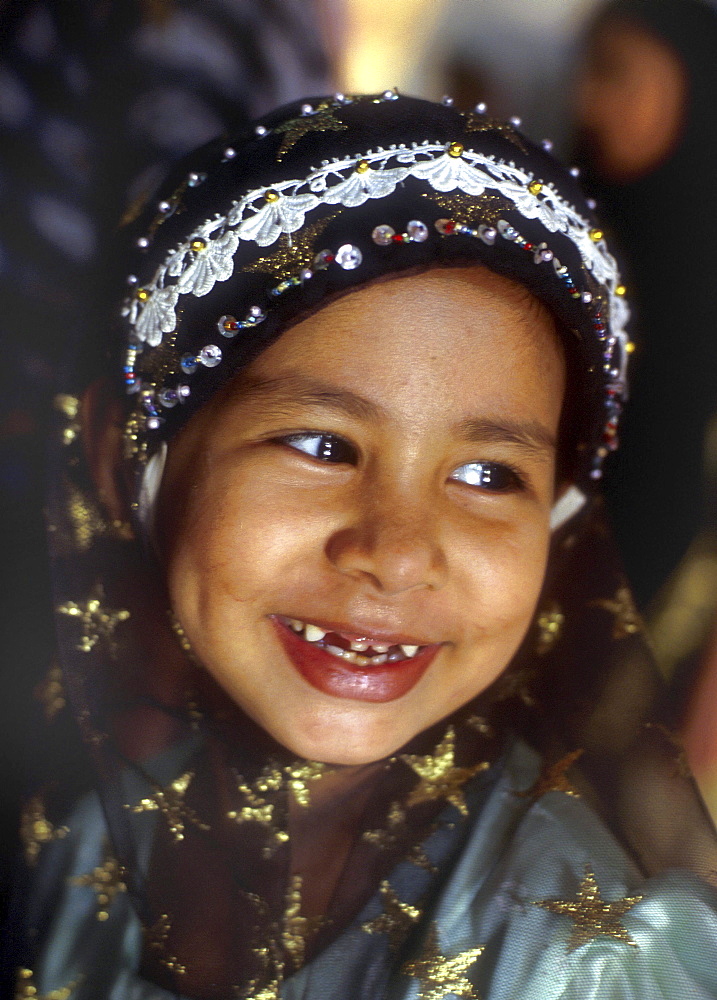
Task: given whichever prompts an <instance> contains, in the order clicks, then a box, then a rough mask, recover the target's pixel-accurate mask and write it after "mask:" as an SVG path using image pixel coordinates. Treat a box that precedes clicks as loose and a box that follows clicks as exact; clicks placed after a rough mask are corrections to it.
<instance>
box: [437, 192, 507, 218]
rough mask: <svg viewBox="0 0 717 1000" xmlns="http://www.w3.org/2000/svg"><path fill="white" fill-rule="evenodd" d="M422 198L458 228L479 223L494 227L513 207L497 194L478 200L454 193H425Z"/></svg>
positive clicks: (481, 196) (460, 193) (483, 196)
mask: <svg viewBox="0 0 717 1000" xmlns="http://www.w3.org/2000/svg"><path fill="white" fill-rule="evenodd" d="M423 197H424V198H428V199H429V200H430V201H434V202H435V203H436V204H437V205H438V206H439V207H440V208H442V209H443V210H444V211H445V212H448V214H449V215H450V217H451V219H452V220H453V221H454V222H456V223H458V225H459V226H472V225H475V224H476V223H479V222H485V223H487V224H488V225H491V226H492V225H494V224H495V223H496V222H497V221H498V219H500V218H501V217H502V215H503V213H504V212H509V211H510V210H511V209H513V208H515V205H514V203H513V202H512V201H510V200H509V199H508V198H501V197H500V195H497V194H482V195H480V196H479V197H478V198H475V197H473V196H472V195H468V194H464V193H463V192H462V191H454V192H452V193H451V194H438V192H433V191H432V192H425V193H424V195H423Z"/></svg>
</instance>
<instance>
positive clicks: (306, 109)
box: [301, 104, 314, 115]
mask: <svg viewBox="0 0 717 1000" xmlns="http://www.w3.org/2000/svg"><path fill="white" fill-rule="evenodd" d="M301 113H302V115H313V113H314V106H313V104H302V105H301Z"/></svg>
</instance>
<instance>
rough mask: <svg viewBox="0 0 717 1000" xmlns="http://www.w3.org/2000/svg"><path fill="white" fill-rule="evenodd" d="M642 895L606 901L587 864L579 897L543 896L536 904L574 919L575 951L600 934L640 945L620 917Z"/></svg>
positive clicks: (571, 943) (571, 945)
mask: <svg viewBox="0 0 717 1000" xmlns="http://www.w3.org/2000/svg"><path fill="white" fill-rule="evenodd" d="M641 899H642V896H626V897H625V898H624V899H617V900H615V901H614V902H612V903H606V902H605V901H604V900H603V898H602V897H601V895H600V890H599V888H598V884H597V882H596V881H595V876H594V874H593V873H592V871H591V870H590V867H589V866H586V867H585V877H584V878H583V880H582V882H581V883H580V886H579V888H578V895H577V898H576V899H541V900H536V901H535V906H541V907H542V908H543V909H544V910H550V912H551V913H558V914H560V915H563V916H567V917H570V919H571V920H572V921H573V923H574V925H575V926H574V927H573V929H572V932H571V934H570V938H569V939H568V946H567V949H568V952H571V951H575V949H576V948H580V947H582V945H584V944H587V943H588V942H589V941H593V940H595V938H598V937H611V938H615V940H616V941H623V942H624V943H625V944H628V945H630V947H632V948H637V946H638V945H637V942H636V941H633V939H632V938H631V937H630V935H629V934H628V932H627V929H626V928H625V927H624V926H623V924H622V923H621V921H620V917H622V916H624V915H625V914H626V913H627V912H628V911H629V910H631V909H632V908H633V906H634V905H635V904H636V903H639V902H640V900H641Z"/></svg>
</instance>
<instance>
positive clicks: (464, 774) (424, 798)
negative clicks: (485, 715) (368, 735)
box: [401, 726, 490, 816]
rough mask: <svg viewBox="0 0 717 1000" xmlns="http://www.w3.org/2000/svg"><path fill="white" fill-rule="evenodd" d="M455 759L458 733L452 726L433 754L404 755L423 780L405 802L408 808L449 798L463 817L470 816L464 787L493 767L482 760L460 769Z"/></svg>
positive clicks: (402, 758) (403, 758)
mask: <svg viewBox="0 0 717 1000" xmlns="http://www.w3.org/2000/svg"><path fill="white" fill-rule="evenodd" d="M455 756H456V734H455V731H454V729H453V726H449V727H448V729H447V730H446V734H445V736H444V737H443V739H442V740H441V742H440V743H439V744H438V746H437V747H436V749H435V752H434V753H432V754H426V755H425V756H419V755H417V754H403V755H402V756H401V760H403V761H405V763H406V764H408V765H409V767H411V768H412V769H413V770H414V771H415V772H416V774H417V775H418V777H419V778H420V779H421V780H420V781H419V783H418V784H417V785H416V787H415V788H413V789H412V790H411V792H410V794H409V796H408V798H407V800H406V805H407V806H416V805H420V804H421V803H423V802H432V801H434V800H435V799H446V801H448V802H450V803H451V805H454V806H455V807H456V809H457V810H458V812H459V813H460V814H461V815H462V816H467V815H468V806H467V805H466V800H465V796H464V794H463V786H464V785H465V783H466V782H467V781H468V780H469V778H472V777H473V775H474V774H478V773H479V772H480V771H485V770H486V769H487V768H488V767H489V766H490V765H489V764H488V763H487V761H481V762H480V763H478V764H473V765H472V766H471V767H458V766H456V763H455Z"/></svg>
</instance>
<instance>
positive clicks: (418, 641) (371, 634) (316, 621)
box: [279, 614, 442, 646]
mask: <svg viewBox="0 0 717 1000" xmlns="http://www.w3.org/2000/svg"><path fill="white" fill-rule="evenodd" d="M279 617H281V618H294V619H295V620H296V621H300V622H303V623H304V624H305V625H316V626H317V627H318V628H320V629H323V630H324V632H338V633H339V634H340V635H342V636H344V637H345V638H346V639H349V640H353V641H356V642H361V641H368V640H370V639H375V640H376V641H377V642H378V644H379V645H381V646H438V645H440V644H441V642H442V640H440V639H438V640H436V639H426V638H419V637H418V636H415V635H410V634H409V633H408V632H389V631H388V630H387V629H386V628H381V627H379V626H374V625H366V626H364V625H363V624H362V623H361V622H356V621H352V622H351V624H350V625H347V624H345V623H344V622H337V621H329V620H328V619H326V618H314V617H312V616H308V617H305V616H303V615H283V614H282V615H280V616H279Z"/></svg>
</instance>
